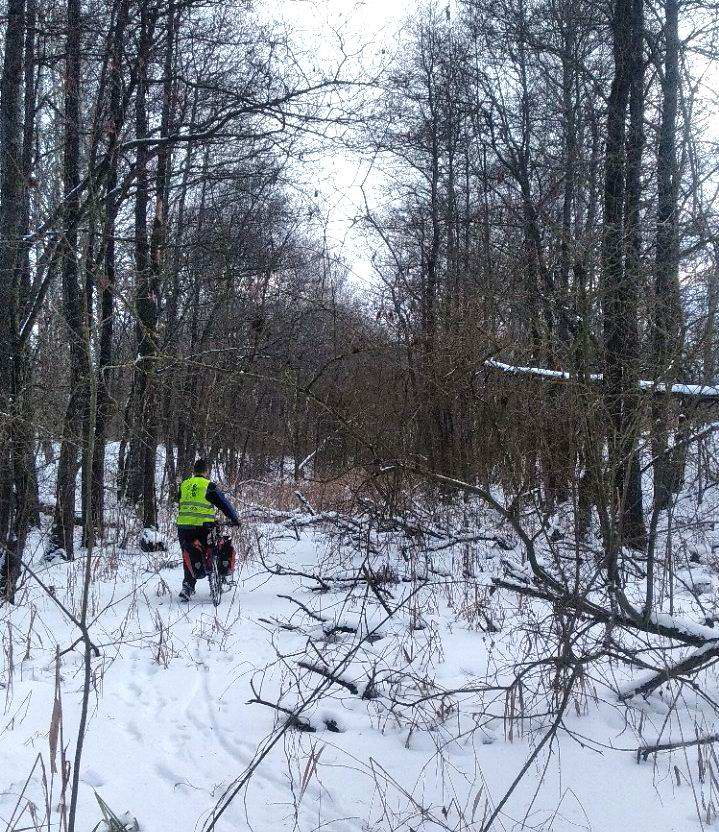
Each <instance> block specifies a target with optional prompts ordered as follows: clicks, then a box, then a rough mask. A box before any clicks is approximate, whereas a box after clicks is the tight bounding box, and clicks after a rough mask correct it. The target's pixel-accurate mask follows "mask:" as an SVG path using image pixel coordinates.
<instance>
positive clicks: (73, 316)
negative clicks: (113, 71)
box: [49, 0, 90, 560]
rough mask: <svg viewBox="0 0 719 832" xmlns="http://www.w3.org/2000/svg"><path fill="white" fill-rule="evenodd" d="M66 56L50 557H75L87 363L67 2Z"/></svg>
mask: <svg viewBox="0 0 719 832" xmlns="http://www.w3.org/2000/svg"><path fill="white" fill-rule="evenodd" d="M66 26H67V31H66V38H65V42H66V57H65V82H64V85H65V111H64V151H63V180H64V209H63V235H62V239H61V242H60V246H61V259H62V289H63V315H64V318H65V323H66V326H67V330H68V337H69V341H70V396H69V400H68V404H67V410H66V413H65V424H64V428H63V436H62V443H61V446H60V460H59V463H58V471H57V489H56V505H55V515H54V519H53V529H52V534H51V538H50V550H49V553H50V554H51V553H53V552H59V553H62V555H63V556H64V557H65V558H66V559H68V560H69V559H72V558H73V557H74V551H75V544H74V528H75V496H76V479H77V473H78V452H79V450H80V448H81V446H82V442H83V419H85V418H86V417H87V407H88V402H89V380H90V379H89V373H90V361H89V350H88V346H89V343H88V335H87V321H86V310H85V304H84V296H83V293H82V292H81V291H80V283H79V265H78V253H77V249H78V237H79V235H78V220H79V216H80V210H81V208H80V195H79V187H78V186H79V184H80V77H81V48H82V43H81V6H80V0H68V3H67V22H66Z"/></svg>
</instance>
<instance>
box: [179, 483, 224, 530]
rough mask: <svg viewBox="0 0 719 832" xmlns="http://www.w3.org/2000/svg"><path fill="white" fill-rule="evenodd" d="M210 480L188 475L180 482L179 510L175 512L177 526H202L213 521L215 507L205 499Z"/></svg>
mask: <svg viewBox="0 0 719 832" xmlns="http://www.w3.org/2000/svg"><path fill="white" fill-rule="evenodd" d="M209 484H210V481H209V480H208V479H206V478H205V477H188V478H187V479H186V480H183V481H182V483H181V484H180V510H179V512H178V514H177V525H178V526H202V525H204V524H205V523H214V521H215V507H214V506H213V505H212V503H211V502H210V501H209V500H208V499H207V497H206V494H207V486H208V485H209Z"/></svg>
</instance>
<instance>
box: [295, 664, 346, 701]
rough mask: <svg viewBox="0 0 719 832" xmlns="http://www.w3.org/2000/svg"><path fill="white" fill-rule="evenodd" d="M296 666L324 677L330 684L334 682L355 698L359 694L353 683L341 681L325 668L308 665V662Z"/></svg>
mask: <svg viewBox="0 0 719 832" xmlns="http://www.w3.org/2000/svg"><path fill="white" fill-rule="evenodd" d="M297 664H298V666H299V667H301V668H302V669H303V670H309V671H310V672H311V673H318V674H319V675H320V676H324V678H325V679H329V681H330V682H334V683H335V684H336V685H340V687H343V688H346V689H347V690H348V691H349V692H350V693H353V694H354V695H355V696H357V694H358V693H359V688H358V687H357V685H355V683H354V682H348V681H347V680H345V679H342V678H341V677H340V676H337V675H335V674H334V673H332V671H331V670H327V668H325V667H318V666H317V665H316V664H310V662H298V663H297Z"/></svg>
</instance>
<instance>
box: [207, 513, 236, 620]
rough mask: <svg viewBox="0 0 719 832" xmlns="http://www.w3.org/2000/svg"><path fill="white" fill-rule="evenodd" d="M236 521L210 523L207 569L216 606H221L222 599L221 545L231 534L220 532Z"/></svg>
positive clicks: (211, 597) (211, 595)
mask: <svg viewBox="0 0 719 832" xmlns="http://www.w3.org/2000/svg"><path fill="white" fill-rule="evenodd" d="M234 525H235V524H234V523H230V522H223V521H215V522H214V523H208V524H207V526H208V527H209V532H208V534H207V548H206V549H205V571H206V573H207V581H208V583H209V585H210V599H211V600H212V603H213V604H214V606H216V607H219V606H220V601H221V600H222V577H223V576H222V575H220V563H219V560H220V558H219V545H220V543H221V541H222V540H223V539H227V540H229V539H230V538H229V535H223V534H221V533H220V529H222V528H225V527H228V526H234Z"/></svg>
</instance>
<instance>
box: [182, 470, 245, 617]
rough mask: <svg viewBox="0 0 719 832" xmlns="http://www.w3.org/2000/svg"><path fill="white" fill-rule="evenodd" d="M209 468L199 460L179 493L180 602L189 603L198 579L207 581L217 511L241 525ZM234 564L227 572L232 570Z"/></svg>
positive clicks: (227, 567) (229, 564) (229, 565)
mask: <svg viewBox="0 0 719 832" xmlns="http://www.w3.org/2000/svg"><path fill="white" fill-rule="evenodd" d="M208 474H209V465H208V464H207V462H206V461H205V460H204V459H198V460H197V462H196V463H195V465H194V469H193V474H192V476H190V477H187V478H186V479H184V480H183V481H182V482H181V483H180V487H179V489H178V494H177V500H178V512H177V537H178V540H179V541H180V548H181V549H182V565H183V570H184V578H183V581H182V590H181V592H180V598H181V599H182V600H183V601H189V599H190V597H191V596H192V595H193V594H194V592H195V584H196V583H197V580H198V579H199V578H204V577H205V552H206V550H207V535H208V532H209V529H210V526H211V524H212V523H214V522H215V509H216V508H219V509H220V511H222V512H223V514H225V515H226V516H227V518H228V519H229V520H230V521H231V522H232V523H234V524H235V525H239V522H240V521H239V519H238V518H237V514H236V513H235V510H234V509H233V508H232V505H231V504H230V503H229V501H228V500H227V498H226V497H225V495H224V494H223V493H222V492H221V491H220V489H219V488H218V487H217V486H216V485H215V483H214V482H212V481H211V480H210V479H209V478H208ZM231 565H232V563H231V560H230V561H229V562H228V564H227V566H226V570H229V569H230V568H231Z"/></svg>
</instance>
